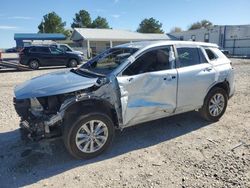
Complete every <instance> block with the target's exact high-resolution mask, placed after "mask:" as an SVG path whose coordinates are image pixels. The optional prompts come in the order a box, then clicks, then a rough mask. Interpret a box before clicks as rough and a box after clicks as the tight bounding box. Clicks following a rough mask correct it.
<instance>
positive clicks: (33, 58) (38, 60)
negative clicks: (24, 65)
mask: <svg viewBox="0 0 250 188" xmlns="http://www.w3.org/2000/svg"><path fill="white" fill-rule="evenodd" d="M33 60H36V61H37V62H38V64H39V66H41V63H40V59H39V58H36V57H32V58H30V59H29V61H28V63H30V62H31V61H33Z"/></svg>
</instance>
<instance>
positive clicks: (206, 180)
mask: <svg viewBox="0 0 250 188" xmlns="http://www.w3.org/2000/svg"><path fill="white" fill-rule="evenodd" d="M232 61H233V66H234V67H235V72H236V86H237V88H236V93H235V96H234V97H233V98H232V99H231V100H230V101H229V106H228V109H227V111H226V114H225V115H224V116H223V118H222V119H221V120H220V121H219V122H216V123H207V122H206V121H204V120H203V119H201V118H200V117H199V114H198V113H196V112H191V113H186V114H182V115H178V116H175V117H171V118H165V119H162V120H157V121H154V122H150V123H147V124H143V125H139V126H136V127H132V128H129V129H126V130H124V131H123V132H121V133H120V132H117V135H116V138H115V140H114V143H113V145H112V147H111V148H110V149H109V150H108V151H107V152H105V153H104V154H103V155H101V156H99V157H97V158H95V159H91V160H75V159H73V158H72V157H71V156H69V155H68V153H67V152H66V150H65V148H64V145H63V144H62V141H61V140H60V139H57V140H53V141H50V142H46V141H43V142H41V143H25V142H24V141H21V140H20V137H19V132H18V126H19V118H18V116H17V115H16V113H15V111H14V108H13V105H12V98H13V88H14V86H15V85H16V84H18V83H21V82H23V81H25V80H27V79H30V78H32V77H34V76H37V75H41V74H44V73H47V72H51V71H56V70H55V69H52V70H51V69H50V70H39V71H32V72H1V73H0V120H1V122H0V143H1V144H0V165H1V167H0V187H20V186H21V187H22V186H25V187H31V186H32V187H88V188H89V187H164V188H166V187H250V60H237V59H232ZM233 148H235V149H233ZM232 149H233V150H232Z"/></svg>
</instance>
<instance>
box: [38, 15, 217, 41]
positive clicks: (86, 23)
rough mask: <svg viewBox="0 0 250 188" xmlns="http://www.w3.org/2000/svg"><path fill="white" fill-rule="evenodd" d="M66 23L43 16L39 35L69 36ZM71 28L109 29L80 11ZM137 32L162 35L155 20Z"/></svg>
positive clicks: (100, 19)
mask: <svg viewBox="0 0 250 188" xmlns="http://www.w3.org/2000/svg"><path fill="white" fill-rule="evenodd" d="M212 25H213V23H212V22H210V21H208V20H201V21H199V22H195V23H193V24H191V25H190V26H189V27H188V30H194V29H200V28H208V27H210V26H212ZM65 26H66V22H65V21H63V20H62V18H61V17H60V16H59V15H58V14H56V13H55V12H50V13H48V14H46V15H44V16H43V19H42V21H41V23H40V24H39V25H38V32H39V33H63V34H65V35H66V36H68V37H69V36H70V34H71V31H70V30H69V29H66V28H65ZM71 28H72V29H74V28H102V29H111V27H110V26H109V23H108V21H107V19H106V18H104V17H101V16H97V17H96V18H95V19H94V20H92V19H91V16H90V14H89V12H88V11H86V10H80V11H79V12H78V13H76V14H75V16H74V18H73V22H72V23H71ZM181 31H182V29H181V28H180V27H173V28H172V29H171V30H170V32H171V33H172V32H181ZM137 32H140V33H164V31H163V29H162V23H161V22H160V21H158V20H156V19H155V18H153V17H151V18H145V19H143V20H142V21H141V23H140V24H139V26H138V29H137Z"/></svg>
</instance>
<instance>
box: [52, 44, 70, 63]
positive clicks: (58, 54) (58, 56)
mask: <svg viewBox="0 0 250 188" xmlns="http://www.w3.org/2000/svg"><path fill="white" fill-rule="evenodd" d="M50 51H51V57H52V59H53V60H52V61H51V64H50V65H54V66H58V65H66V61H65V60H66V59H67V57H66V55H65V52H63V51H62V50H60V49H59V48H55V47H50Z"/></svg>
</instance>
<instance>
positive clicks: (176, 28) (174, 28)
mask: <svg viewBox="0 0 250 188" xmlns="http://www.w3.org/2000/svg"><path fill="white" fill-rule="evenodd" d="M177 32H182V29H181V28H180V27H173V28H172V29H171V30H170V33H177Z"/></svg>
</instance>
